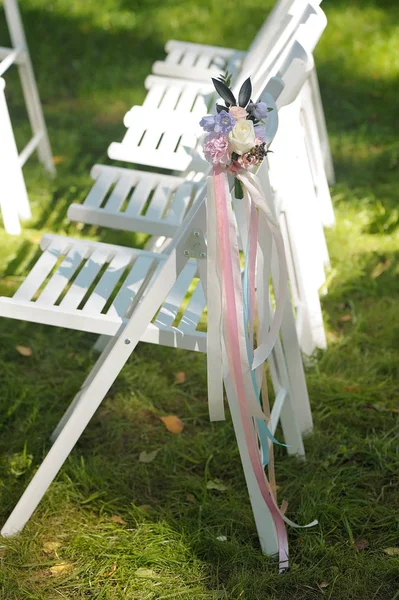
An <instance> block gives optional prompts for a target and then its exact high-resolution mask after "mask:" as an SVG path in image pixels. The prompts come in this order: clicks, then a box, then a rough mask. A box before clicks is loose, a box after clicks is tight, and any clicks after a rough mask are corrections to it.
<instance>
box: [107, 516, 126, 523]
mask: <svg viewBox="0 0 399 600" xmlns="http://www.w3.org/2000/svg"><path fill="white" fill-rule="evenodd" d="M111 521H112V522H113V523H119V525H126V521H125V519H124V518H123V517H121V516H120V515H112V517H111Z"/></svg>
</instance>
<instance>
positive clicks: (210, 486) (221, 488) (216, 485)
mask: <svg viewBox="0 0 399 600" xmlns="http://www.w3.org/2000/svg"><path fill="white" fill-rule="evenodd" d="M206 489H207V490H217V491H218V492H225V491H226V490H227V486H226V485H224V483H222V482H221V481H220V480H219V479H215V480H213V481H212V479H210V480H209V481H208V483H207V484H206Z"/></svg>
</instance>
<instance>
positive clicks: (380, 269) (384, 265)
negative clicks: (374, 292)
mask: <svg viewBox="0 0 399 600" xmlns="http://www.w3.org/2000/svg"><path fill="white" fill-rule="evenodd" d="M391 264H392V261H391V260H390V259H389V258H387V260H384V262H380V263H378V264H377V265H375V267H374V269H373V270H372V272H371V278H372V279H376V278H377V277H379V276H380V275H382V274H383V273H384V272H385V271H387V270H388V269H389V267H390V266H391Z"/></svg>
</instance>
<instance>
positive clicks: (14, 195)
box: [0, 78, 31, 235]
mask: <svg viewBox="0 0 399 600" xmlns="http://www.w3.org/2000/svg"><path fill="white" fill-rule="evenodd" d="M4 88H5V82H4V79H1V78H0V209H1V214H2V216H3V222H4V228H5V230H6V231H7V233H10V234H13V235H15V234H19V233H20V232H21V226H20V222H19V219H20V218H22V219H29V218H30V216H31V212H30V207H29V200H28V194H27V191H26V187H25V181H24V178H23V175H22V170H21V166H20V163H19V157H18V150H17V146H16V144H15V139H14V134H13V131H12V126H11V121H10V115H9V113H8V108H7V104H6V99H5V95H4Z"/></svg>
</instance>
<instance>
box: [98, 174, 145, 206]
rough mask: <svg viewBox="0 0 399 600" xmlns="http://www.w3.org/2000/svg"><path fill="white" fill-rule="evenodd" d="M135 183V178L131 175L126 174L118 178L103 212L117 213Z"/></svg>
mask: <svg viewBox="0 0 399 600" xmlns="http://www.w3.org/2000/svg"><path fill="white" fill-rule="evenodd" d="M136 181H137V176H136V175H134V174H133V173H132V174H130V173H128V172H127V173H126V174H124V175H122V176H121V177H120V178H119V181H118V183H117V184H116V186H115V188H114V190H113V192H112V194H111V196H110V197H109V199H108V200H107V203H106V205H105V206H104V210H106V211H107V212H117V211H119V209H120V208H121V206H122V204H123V203H124V201H125V200H126V198H127V196H128V194H129V192H130V190H131V189H132V187H133V186H134V184H135V182H136Z"/></svg>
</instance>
